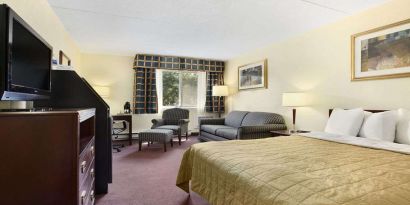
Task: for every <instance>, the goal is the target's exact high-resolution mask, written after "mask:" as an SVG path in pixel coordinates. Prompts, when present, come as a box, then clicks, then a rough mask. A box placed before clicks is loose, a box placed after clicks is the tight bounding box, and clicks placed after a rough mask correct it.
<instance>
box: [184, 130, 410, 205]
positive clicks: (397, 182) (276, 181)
mask: <svg viewBox="0 0 410 205" xmlns="http://www.w3.org/2000/svg"><path fill="white" fill-rule="evenodd" d="M190 180H191V189H192V191H195V192H197V193H198V194H200V195H201V196H202V197H204V198H205V199H207V200H208V201H209V203H210V204H212V205H222V204H232V205H252V204H257V205H268V204H269V205H272V204H304V205H306V204H312V205H319V204H372V205H378V204H380V205H386V204H398V205H404V204H410V155H406V154H400V153H395V152H391V151H385V150H376V149H370V148H364V147H359V146H353V145H347V144H341V143H336V142H330V141H324V140H318V139H312V138H307V137H302V136H290V137H275V138H267V139H260V140H233V141H225V142H207V143H199V144H195V145H193V146H192V147H191V148H190V149H188V150H187V151H186V152H185V154H184V157H183V160H182V162H181V167H180V170H179V175H178V178H177V186H179V187H180V188H182V189H183V190H185V191H186V192H189V181H190Z"/></svg>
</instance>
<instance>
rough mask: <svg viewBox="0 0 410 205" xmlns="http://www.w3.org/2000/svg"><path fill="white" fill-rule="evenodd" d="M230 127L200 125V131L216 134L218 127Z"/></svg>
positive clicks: (223, 126)
mask: <svg viewBox="0 0 410 205" xmlns="http://www.w3.org/2000/svg"><path fill="white" fill-rule="evenodd" d="M229 128H231V127H228V126H225V125H201V131H205V132H208V133H211V134H216V131H217V130H218V129H229Z"/></svg>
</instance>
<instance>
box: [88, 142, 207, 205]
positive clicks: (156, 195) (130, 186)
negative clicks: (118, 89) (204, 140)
mask: <svg viewBox="0 0 410 205" xmlns="http://www.w3.org/2000/svg"><path fill="white" fill-rule="evenodd" d="M194 143H198V140H197V138H196V137H189V140H188V141H186V142H185V141H184V142H182V145H181V146H179V145H178V142H176V141H175V142H174V147H172V148H171V147H170V145H169V144H167V152H164V151H163V145H162V144H155V143H154V144H153V145H151V146H149V147H148V146H147V144H146V143H145V144H143V147H142V151H140V152H138V143H136V142H134V144H133V145H132V146H127V147H125V148H122V151H121V152H119V153H113V183H112V184H110V185H109V187H108V194H105V195H100V196H98V197H97V200H96V204H97V205H209V204H208V203H207V202H206V201H205V200H204V199H202V198H201V197H200V196H199V195H197V194H195V193H193V192H191V195H190V196H189V195H188V194H187V193H185V192H184V191H182V190H181V189H179V188H178V187H177V186H175V181H176V177H177V174H178V169H179V165H180V163H181V159H182V155H183V153H184V151H185V150H186V149H187V148H189V146H191V145H192V144H194Z"/></svg>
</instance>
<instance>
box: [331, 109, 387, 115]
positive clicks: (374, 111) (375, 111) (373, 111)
mask: <svg viewBox="0 0 410 205" xmlns="http://www.w3.org/2000/svg"><path fill="white" fill-rule="evenodd" d="M364 111H367V112H372V113H377V112H386V111H388V110H364ZM332 112H333V109H329V117H330V115H331V114H332Z"/></svg>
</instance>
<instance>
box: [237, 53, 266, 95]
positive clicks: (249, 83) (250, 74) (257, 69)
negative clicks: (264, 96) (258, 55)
mask: <svg viewBox="0 0 410 205" xmlns="http://www.w3.org/2000/svg"><path fill="white" fill-rule="evenodd" d="M266 66H267V60H262V61H259V62H256V63H251V64H248V65H243V66H239V68H238V84H239V85H238V87H239V90H245V89H252V88H267V68H266Z"/></svg>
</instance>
